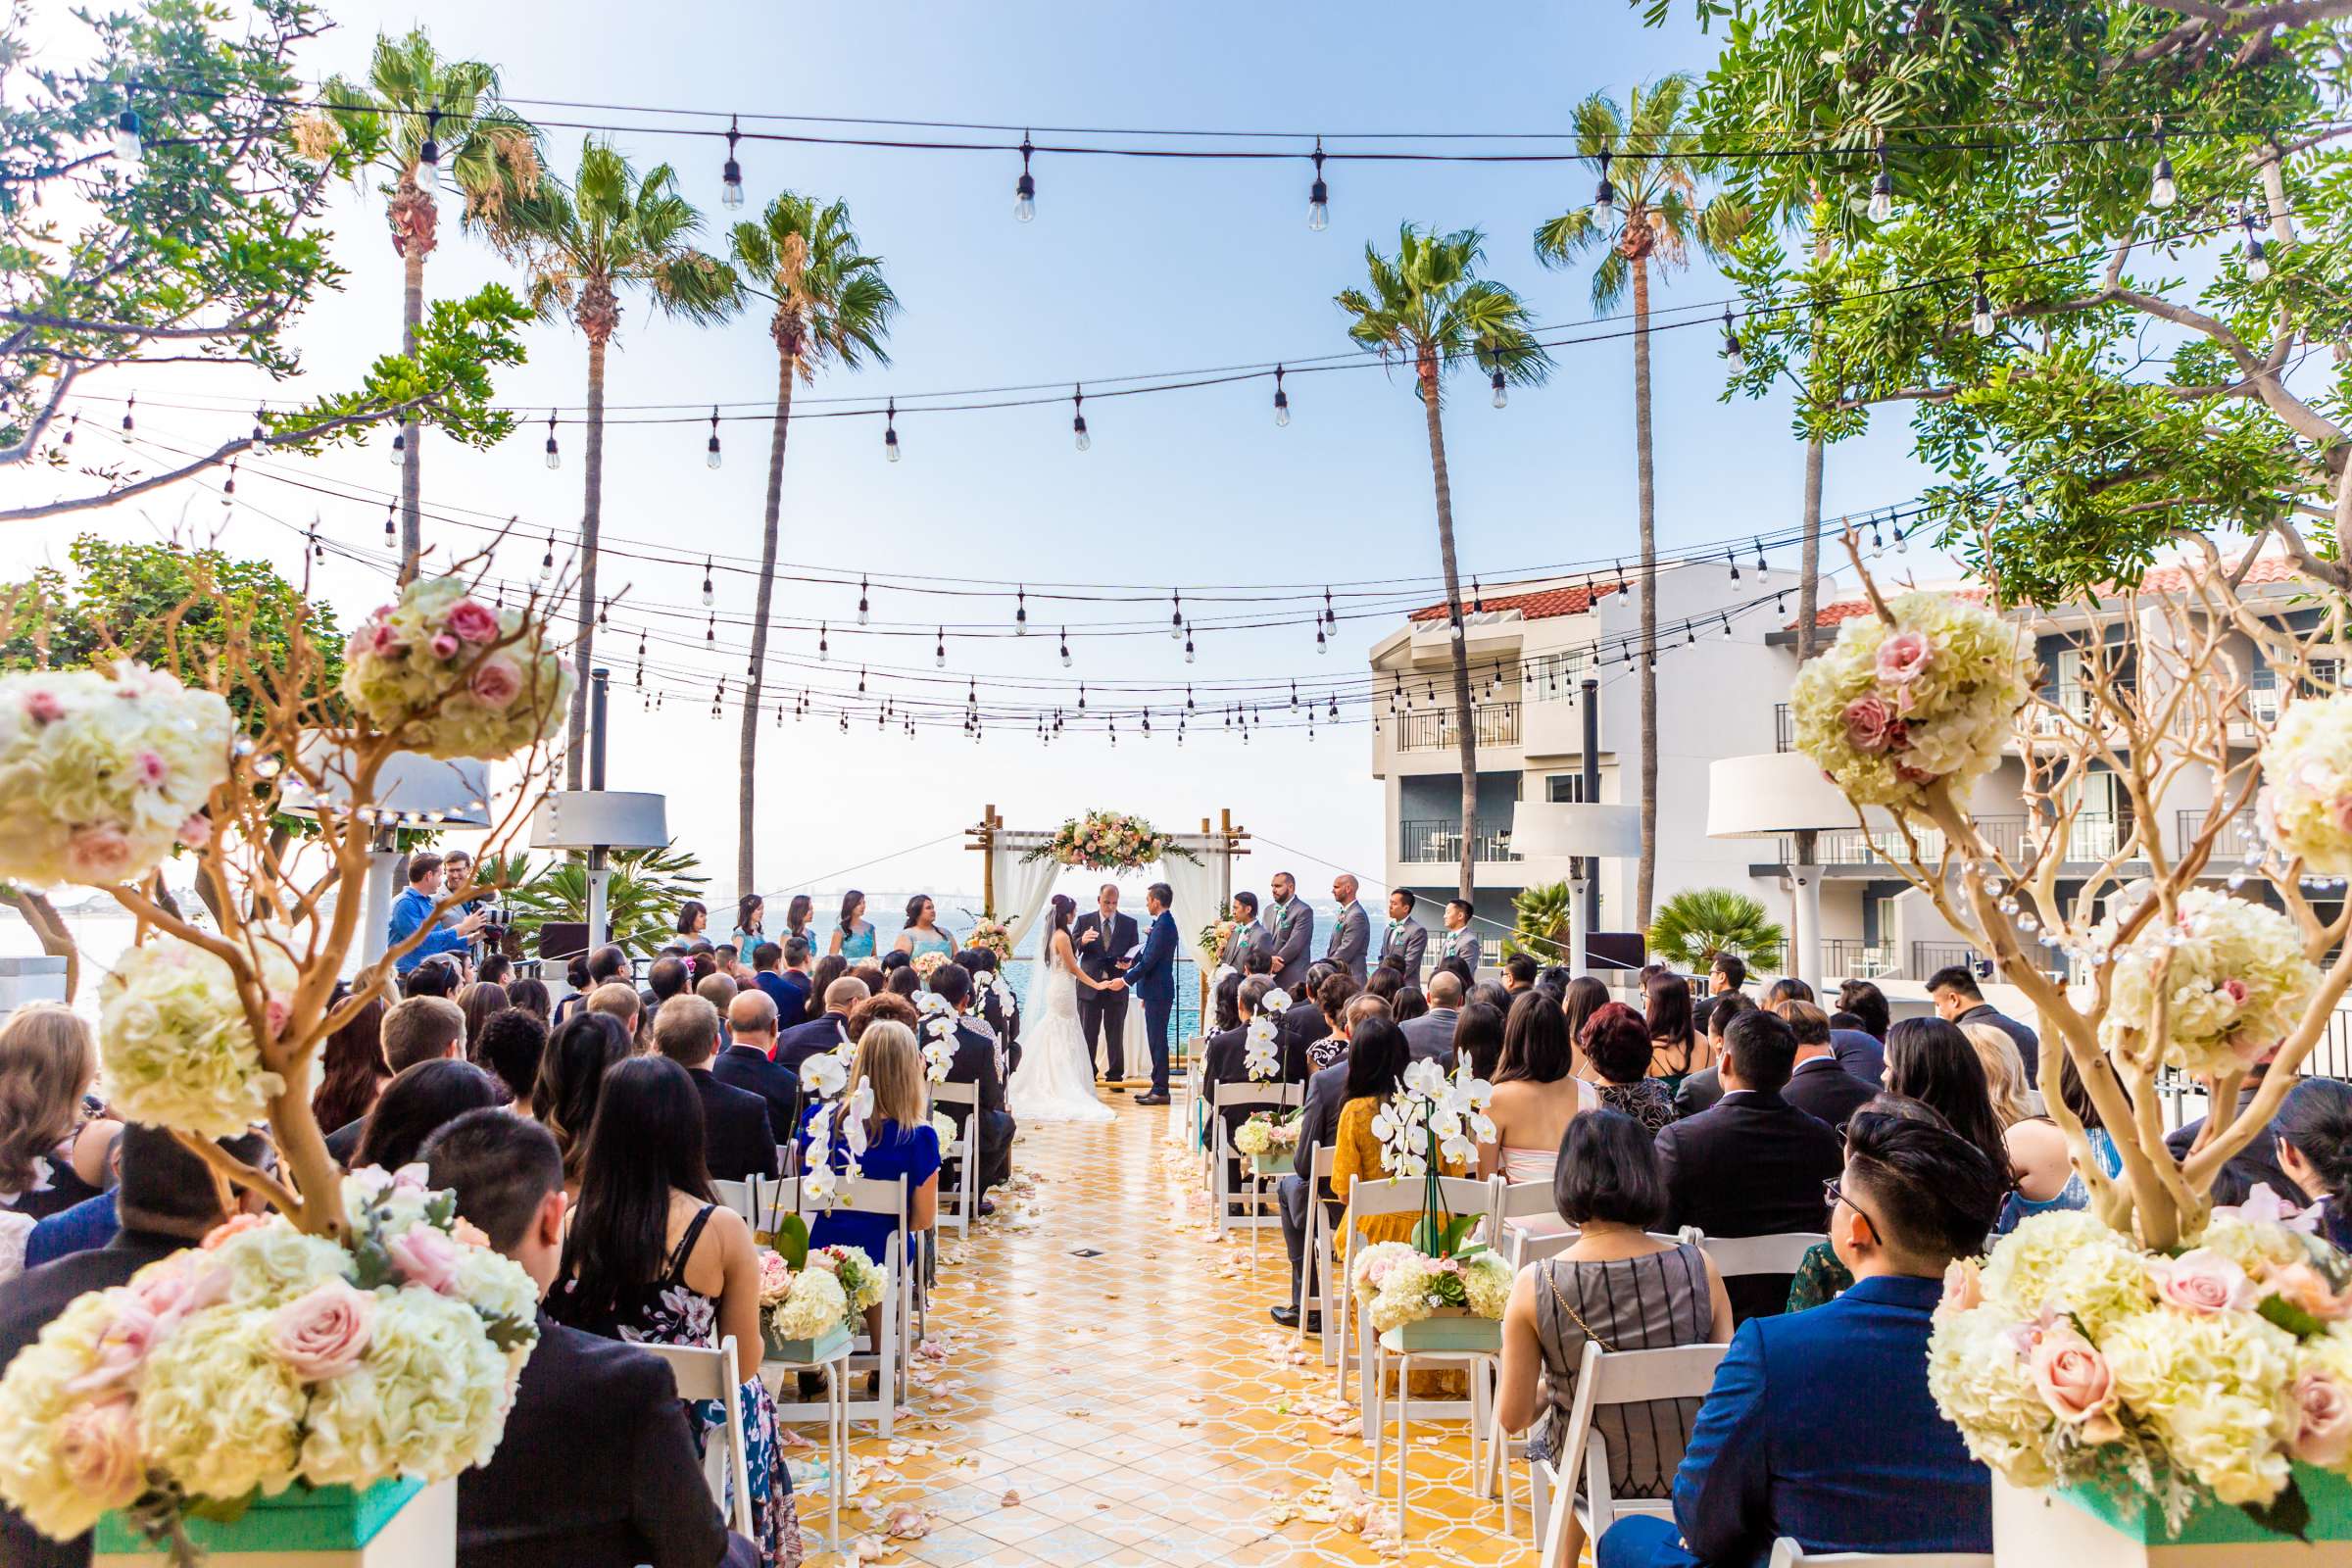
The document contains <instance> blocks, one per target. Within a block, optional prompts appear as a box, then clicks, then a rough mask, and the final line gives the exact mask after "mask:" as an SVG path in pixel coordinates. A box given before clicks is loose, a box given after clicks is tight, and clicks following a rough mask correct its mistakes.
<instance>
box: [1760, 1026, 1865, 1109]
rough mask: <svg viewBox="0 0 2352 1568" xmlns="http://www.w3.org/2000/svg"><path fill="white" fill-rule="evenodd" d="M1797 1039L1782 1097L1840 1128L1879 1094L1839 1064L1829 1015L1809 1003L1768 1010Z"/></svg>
mask: <svg viewBox="0 0 2352 1568" xmlns="http://www.w3.org/2000/svg"><path fill="white" fill-rule="evenodd" d="M1771 1010H1772V1011H1774V1012H1777V1013H1779V1014H1780V1015H1781V1018H1782V1019H1783V1021H1785V1022H1786V1023H1787V1024H1788V1025H1789V1033H1791V1034H1793V1035H1795V1036H1796V1065H1795V1067H1794V1068H1793V1069H1792V1070H1791V1071H1790V1073H1789V1087H1788V1088H1786V1089H1784V1090H1782V1091H1781V1098H1782V1099H1784V1100H1786V1101H1788V1102H1789V1103H1790V1104H1791V1105H1794V1106H1795V1107H1796V1108H1797V1109H1799V1110H1801V1111H1803V1112H1804V1113H1805V1114H1806V1115H1808V1116H1811V1117H1814V1118H1815V1119H1817V1120H1819V1121H1820V1122H1822V1123H1823V1124H1824V1125H1825V1126H1829V1127H1842V1126H1844V1125H1845V1121H1846V1118H1847V1117H1848V1116H1851V1115H1852V1114H1853V1113H1854V1112H1855V1111H1857V1110H1860V1109H1861V1108H1862V1107H1863V1106H1864V1105H1866V1104H1868V1103H1870V1098H1871V1096H1873V1095H1874V1094H1876V1093H1878V1091H1877V1090H1875V1089H1873V1088H1871V1086H1870V1085H1868V1084H1866V1083H1864V1082H1863V1081H1862V1080H1861V1079H1859V1078H1857V1077H1855V1076H1854V1075H1853V1074H1852V1073H1850V1072H1847V1071H1846V1070H1845V1069H1844V1068H1843V1067H1840V1066H1838V1057H1837V1054H1835V1053H1834V1052H1833V1051H1832V1050H1831V1049H1830V1015H1829V1014H1828V1013H1826V1012H1824V1011H1822V1010H1821V1008H1819V1007H1818V1006H1816V1005H1813V1004H1812V1003H1810V1002H1796V1001H1789V1002H1783V1003H1781V1004H1779V1005H1777V1006H1775V1007H1773V1008H1772V1009H1771Z"/></svg>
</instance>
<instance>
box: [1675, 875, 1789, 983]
mask: <svg viewBox="0 0 2352 1568" xmlns="http://www.w3.org/2000/svg"><path fill="white" fill-rule="evenodd" d="M1786 936H1787V934H1786V933H1785V932H1784V931H1783V930H1782V929H1781V927H1780V925H1779V924H1778V923H1777V922H1775V921H1774V920H1773V919H1771V917H1770V916H1769V915H1767V914H1766V913H1765V909H1764V906H1763V905H1761V904H1759V903H1758V902H1757V901H1756V900H1754V899H1751V898H1749V897H1748V896H1747V895H1746V894H1744V893H1739V892H1735V891H1734V890H1732V889H1730V888H1686V889H1685V890H1684V891H1682V892H1680V893H1677V894H1675V895H1674V896H1673V897H1672V898H1669V899H1667V900H1666V901H1665V902H1664V903H1663V904H1661V905H1659V906H1658V911H1657V914H1656V916H1655V917H1654V918H1653V919H1652V920H1651V921H1650V925H1649V946H1650V951H1651V952H1653V953H1656V954H1658V955H1659V956H1663V957H1666V958H1668V959H1670V960H1672V961H1676V962H1680V963H1682V964H1685V965H1687V966H1689V967H1691V968H1698V969H1703V968H1705V967H1706V966H1707V965H1708V964H1709V963H1711V962H1713V961H1714V958H1715V956H1716V955H1717V954H1719V953H1736V954H1738V955H1740V956H1741V957H1743V958H1763V959H1768V960H1772V961H1778V959H1779V957H1780V952H1781V945H1782V943H1783V942H1784V941H1785V940H1786Z"/></svg>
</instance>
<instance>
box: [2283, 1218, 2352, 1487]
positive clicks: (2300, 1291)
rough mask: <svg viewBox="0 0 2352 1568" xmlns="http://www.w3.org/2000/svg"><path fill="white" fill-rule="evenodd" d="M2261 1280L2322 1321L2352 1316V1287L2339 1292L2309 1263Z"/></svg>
mask: <svg viewBox="0 0 2352 1568" xmlns="http://www.w3.org/2000/svg"><path fill="white" fill-rule="evenodd" d="M2262 1283H2263V1285H2264V1286H2265V1287H2266V1288H2267V1289H2268V1290H2269V1291H2270V1292H2271V1294H2272V1295H2274V1296H2276V1297H2278V1299H2281V1300H2283V1301H2284V1302H2286V1304H2287V1305H2289V1306H2293V1307H2299V1308H2301V1309H2302V1310H2303V1311H2306V1312H2309V1313H2310V1314H2311V1315H2312V1316H2313V1317H2316V1318H2319V1319H2321V1320H2322V1321H2323V1322H2335V1321H2337V1320H2338V1319H2341V1318H2347V1317H2352V1291H2348V1292H2345V1293H2343V1294H2341V1295H2339V1294H2337V1293H2336V1292H2335V1291H2334V1290H2333V1289H2331V1288H2330V1287H2329V1286H2328V1284H2327V1276H2326V1275H2325V1274H2322V1273H2321V1272H2320V1271H2319V1270H2318V1269H2316V1268H2313V1267H2312V1266H2311V1265H2310V1264H2309V1263H2289V1264H2287V1265H2286V1266H2285V1267H2283V1268H2274V1269H2272V1270H2271V1271H2270V1273H2269V1274H2268V1275H2266V1276H2265V1277H2264V1279H2263V1282H2262ZM2330 1462H2332V1461H2330Z"/></svg>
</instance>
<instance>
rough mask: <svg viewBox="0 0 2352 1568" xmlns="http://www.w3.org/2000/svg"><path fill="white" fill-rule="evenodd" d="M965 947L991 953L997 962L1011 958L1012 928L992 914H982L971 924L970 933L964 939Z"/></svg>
mask: <svg viewBox="0 0 2352 1568" xmlns="http://www.w3.org/2000/svg"><path fill="white" fill-rule="evenodd" d="M963 945H964V946H965V947H967V948H972V949H976V950H978V951H980V952H982V953H993V954H995V955H996V956H997V961H998V962H999V963H1008V962H1010V961H1011V959H1012V929H1011V928H1010V927H1009V926H1007V925H1005V922H1004V921H1002V920H1000V919H998V918H997V917H996V916H995V915H993V914H984V915H982V916H981V917H980V918H979V919H978V920H977V921H975V922H974V923H973V925H972V934H971V935H970V936H968V937H966V938H965V939H964V944H963Z"/></svg>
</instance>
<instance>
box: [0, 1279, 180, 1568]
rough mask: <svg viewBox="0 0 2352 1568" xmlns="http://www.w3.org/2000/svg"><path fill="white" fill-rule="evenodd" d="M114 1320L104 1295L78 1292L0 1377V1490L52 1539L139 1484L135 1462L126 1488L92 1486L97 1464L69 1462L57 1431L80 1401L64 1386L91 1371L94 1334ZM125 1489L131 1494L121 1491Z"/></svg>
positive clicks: (81, 1525)
mask: <svg viewBox="0 0 2352 1568" xmlns="http://www.w3.org/2000/svg"><path fill="white" fill-rule="evenodd" d="M113 1318H114V1312H113V1309H112V1308H111V1307H110V1306H109V1305H108V1303H107V1300H106V1298H105V1297H104V1296H102V1295H100V1294H98V1293H96V1292H92V1293H91V1294H90V1295H88V1296H84V1297H82V1298H80V1299H77V1300H75V1301H74V1302H73V1304H72V1305H71V1306H69V1307H67V1308H66V1310H65V1311H64V1312H63V1313H61V1314H59V1315H58V1316H57V1317H56V1318H54V1319H52V1320H51V1321H50V1323H49V1326H48V1327H46V1328H44V1329H42V1330H41V1337H40V1339H39V1340H38V1341H37V1342H35V1343H34V1344H32V1345H29V1346H27V1347H25V1348H24V1349H22V1350H20V1351H18V1352H17V1356H16V1359H15V1360H13V1361H11V1362H9V1363H8V1371H7V1375H6V1376H5V1377H0V1496H6V1497H7V1498H8V1500H9V1502H10V1503H11V1504H13V1505H14V1506H15V1507H16V1509H17V1511H18V1512H20V1513H22V1514H23V1515H24V1516H25V1519H26V1521H27V1522H29V1523H30V1524H31V1525H32V1527H33V1528H34V1529H35V1530H38V1531H40V1532H41V1533H42V1534H43V1535H46V1536H49V1537H52V1538H53V1539H55V1540H59V1541H70V1540H72V1539H73V1537H75V1536H78V1535H80V1534H81V1533H82V1532H83V1531H85V1530H87V1529H89V1528H90V1527H91V1526H92V1525H94V1524H96V1523H97V1522H98V1516H99V1515H100V1514H102V1513H104V1512H106V1510H107V1509H109V1508H119V1507H122V1506H123V1505H124V1504H126V1503H128V1502H129V1501H131V1500H132V1497H135V1496H136V1495H137V1489H140V1488H143V1487H144V1486H145V1475H144V1472H143V1469H142V1467H141V1466H139V1465H137V1464H136V1463H133V1464H130V1465H128V1466H124V1467H121V1468H123V1469H126V1470H127V1472H128V1474H129V1476H130V1478H131V1480H130V1482H129V1484H128V1485H127V1487H122V1488H117V1489H116V1490H115V1491H113V1492H107V1491H104V1490H102V1489H99V1488H95V1487H93V1486H92V1485H91V1482H92V1471H93V1469H94V1468H99V1467H93V1466H91V1465H89V1464H81V1465H75V1464H73V1463H71V1462H70V1459H71V1456H72V1453H73V1447H72V1446H71V1445H70V1444H68V1443H65V1442H62V1441H60V1440H61V1429H62V1428H63V1427H64V1426H65V1424H66V1423H67V1422H68V1421H69V1419H71V1418H72V1417H73V1413H74V1412H75V1411H76V1410H77V1409H79V1408H81V1407H82V1406H83V1404H84V1401H83V1400H82V1399H81V1398H80V1397H77V1396H76V1395H74V1394H73V1392H72V1391H71V1390H70V1389H69V1388H68V1387H67V1385H68V1384H70V1383H72V1382H73V1380H74V1379H76V1378H78V1377H80V1376H81V1375H82V1374H83V1373H84V1372H86V1371H87V1370H88V1369H89V1365H90V1361H91V1359H92V1358H93V1356H94V1355H95V1354H96V1352H97V1348H98V1337H99V1334H100V1332H101V1331H102V1330H103V1329H104V1328H105V1326H106V1325H107V1324H108V1323H110V1322H111V1321H113ZM134 1436H135V1429H134ZM125 1490H128V1491H129V1492H130V1495H129V1496H125V1495H122V1494H123V1491H125Z"/></svg>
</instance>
